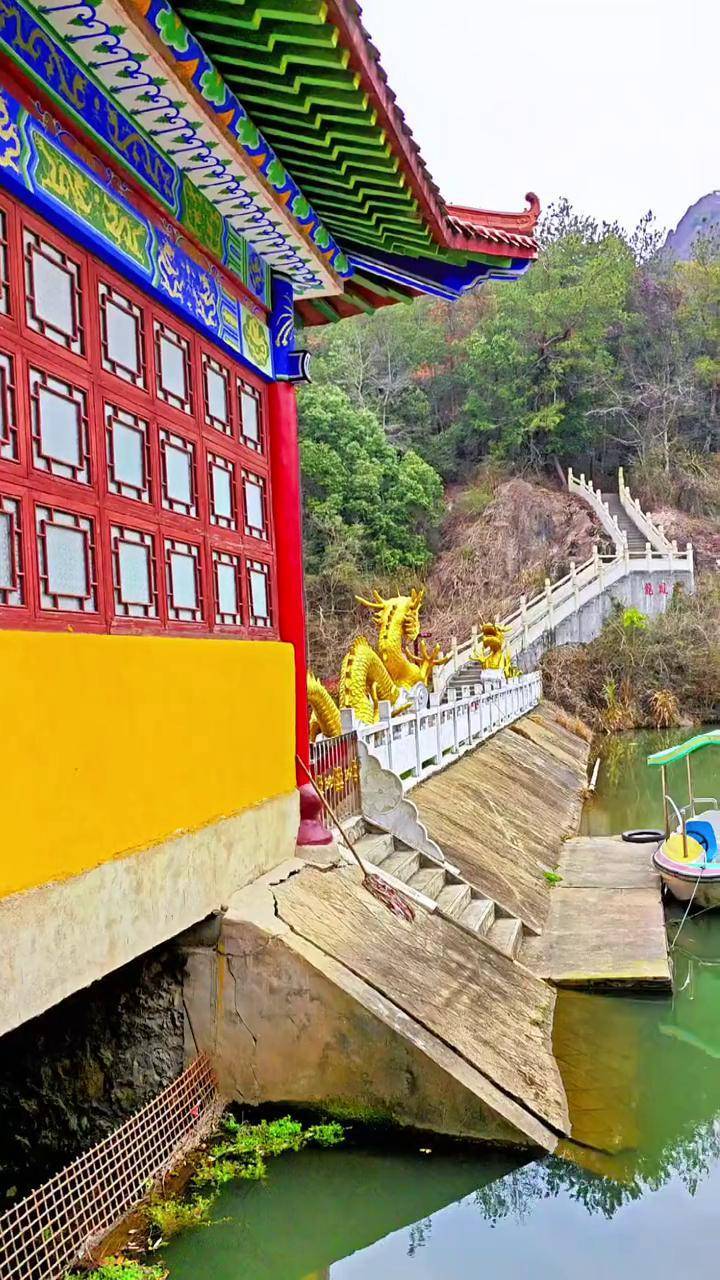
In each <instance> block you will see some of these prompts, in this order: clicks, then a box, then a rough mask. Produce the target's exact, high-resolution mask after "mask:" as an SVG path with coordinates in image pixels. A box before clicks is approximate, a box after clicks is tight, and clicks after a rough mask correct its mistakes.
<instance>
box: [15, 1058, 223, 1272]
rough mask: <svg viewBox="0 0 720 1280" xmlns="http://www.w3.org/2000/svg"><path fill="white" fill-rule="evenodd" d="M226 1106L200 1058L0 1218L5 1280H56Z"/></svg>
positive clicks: (207, 1063) (111, 1225)
mask: <svg viewBox="0 0 720 1280" xmlns="http://www.w3.org/2000/svg"><path fill="white" fill-rule="evenodd" d="M222 1110H223V1103H222V1099H221V1097H220V1095H219V1093H218V1090H217V1082H216V1080H215V1075H214V1072H213V1069H212V1067H211V1065H210V1063H209V1061H208V1060H207V1058H205V1057H199V1058H196V1060H195V1061H194V1062H193V1063H192V1064H191V1066H189V1067H188V1068H187V1070H186V1071H184V1072H183V1074H182V1075H181V1076H179V1077H178V1079H177V1080H174V1081H173V1083H172V1084H171V1085H169V1086H168V1088H167V1089H164V1090H163V1092H162V1093H160V1094H158V1096H157V1097H156V1098H154V1099H153V1101H152V1102H149V1103H148V1105H147V1106H145V1107H143V1109H142V1110H141V1111H138V1113H137V1114H136V1115H134V1116H133V1117H132V1118H131V1119H130V1120H127V1121H126V1122H125V1124H123V1125H122V1126H121V1127H120V1128H119V1129H117V1130H116V1131H115V1133H113V1134H111V1135H110V1136H109V1137H108V1138H105V1139H103V1141H102V1142H99V1143H98V1144H97V1146H95V1147H92V1148H91V1149H90V1151H86V1152H85V1153H84V1155H81V1156H79V1157H78V1159H77V1160H74V1161H73V1163H72V1164H70V1165H68V1166H67V1168H65V1169H63V1170H61V1172H60V1173H57V1174H56V1175H55V1176H54V1177H53V1178H51V1179H50V1180H49V1182H46V1183H45V1184H44V1185H43V1186H42V1187H39V1188H38V1189H37V1190H35V1191H32V1192H31V1193H30V1194H29V1195H27V1196H25V1198H24V1199H23V1200H20V1201H18V1203H17V1204H15V1205H13V1206H12V1208H10V1209H8V1210H6V1212H5V1213H3V1214H2V1216H0V1278H1V1280H56V1278H59V1277H61V1276H63V1275H65V1273H66V1271H67V1270H68V1268H69V1267H72V1266H73V1265H74V1264H75V1263H77V1262H81V1261H82V1260H83V1259H84V1258H87V1257H88V1256H89V1253H90V1251H91V1250H92V1248H93V1246H94V1245H95V1244H97V1243H98V1242H99V1240H101V1239H102V1238H103V1236H104V1235H106V1234H107V1232H108V1231H109V1230H110V1228H111V1227H113V1226H114V1225H115V1224H116V1223H117V1222H119V1220H120V1219H121V1218H122V1217H123V1216H124V1214H126V1213H127V1212H128V1211H129V1210H130V1209H132V1208H134V1207H135V1205H137V1204H138V1203H139V1202H140V1201H141V1200H142V1199H143V1198H144V1197H145V1196H146V1195H147V1193H148V1191H149V1190H150V1189H151V1187H152V1186H153V1185H154V1184H156V1183H157V1182H158V1180H159V1179H160V1178H162V1177H163V1175H164V1174H166V1173H167V1172H168V1171H169V1170H170V1169H171V1168H172V1167H173V1165H175V1164H177V1163H178V1162H179V1161H180V1160H181V1159H182V1157H183V1156H184V1155H186V1154H187V1153H188V1152H189V1151H190V1150H192V1148H193V1147H194V1146H196V1145H197V1143H198V1142H199V1141H200V1140H201V1139H202V1138H203V1137H204V1136H205V1135H206V1134H207V1133H209V1132H210V1130H211V1129H212V1128H213V1127H214V1125H215V1124H216V1123H217V1121H218V1119H219V1117H220V1115H221V1113H222Z"/></svg>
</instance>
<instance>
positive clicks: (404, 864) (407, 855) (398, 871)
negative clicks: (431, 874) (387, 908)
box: [376, 849, 420, 884]
mask: <svg viewBox="0 0 720 1280" xmlns="http://www.w3.org/2000/svg"><path fill="white" fill-rule="evenodd" d="M376 865H378V864H376ZM379 865H380V866H381V867H382V869H383V871H387V873H388V875H391V876H395V879H396V880H404V881H405V883H406V884H408V883H410V878H411V876H414V875H415V873H416V872H417V871H419V870H420V854H419V853H415V852H414V851H413V850H412V849H398V850H397V852H396V853H391V854H390V857H389V858H385V860H384V862H381V863H380V864H379Z"/></svg>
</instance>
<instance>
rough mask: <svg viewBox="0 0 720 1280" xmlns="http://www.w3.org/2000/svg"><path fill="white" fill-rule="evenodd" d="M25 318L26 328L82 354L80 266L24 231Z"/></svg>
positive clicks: (43, 240)
mask: <svg viewBox="0 0 720 1280" xmlns="http://www.w3.org/2000/svg"><path fill="white" fill-rule="evenodd" d="M23 244H24V247H25V291H26V292H25V319H26V323H27V326H28V328H29V329H32V330H33V332H34V333H38V334H40V335H41V336H42V337H43V338H49V339H50V341H51V342H57V343H59V344H60V346H63V347H65V348H66V349H67V350H68V351H72V352H74V354H75V355H82V353H83V350H84V343H85V339H84V334H83V325H82V300H81V288H80V267H79V265H78V264H77V262H74V261H73V259H72V258H70V257H68V255H67V254H66V253H65V252H64V251H63V250H62V249H60V248H58V247H57V246H56V245H54V244H52V243H51V242H50V241H49V240H45V239H43V238H42V237H41V236H39V235H37V233H36V232H34V231H30V230H29V229H28V228H25V232H24V235H23Z"/></svg>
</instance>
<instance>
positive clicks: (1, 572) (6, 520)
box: [0, 511, 15, 591]
mask: <svg viewBox="0 0 720 1280" xmlns="http://www.w3.org/2000/svg"><path fill="white" fill-rule="evenodd" d="M13 570H14V556H13V522H12V519H11V517H10V516H9V515H8V514H7V512H6V511H0V588H1V589H3V590H5V591H11V590H12V588H13V587H14V585H15V583H14V573H13Z"/></svg>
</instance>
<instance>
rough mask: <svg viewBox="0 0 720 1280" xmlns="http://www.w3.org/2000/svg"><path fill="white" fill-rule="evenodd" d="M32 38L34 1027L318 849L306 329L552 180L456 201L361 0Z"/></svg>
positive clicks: (14, 301)
mask: <svg viewBox="0 0 720 1280" xmlns="http://www.w3.org/2000/svg"><path fill="white" fill-rule="evenodd" d="M429 38H430V33H428V39H429ZM0 61H1V62H2V75H1V76H0V671H1V672H2V738H1V740H0V777H2V782H3V806H4V812H5V821H4V830H5V836H4V838H3V843H2V854H1V855H0V966H1V967H2V971H3V975H4V981H3V984H2V994H1V995H0V1034H2V1033H4V1032H5V1031H7V1030H9V1029H11V1028H12V1027H15V1026H17V1025H19V1024H20V1023H22V1022H23V1021H25V1020H27V1019H28V1018H31V1017H33V1016H35V1015H37V1014H39V1013H41V1012H42V1011H43V1010H45V1009H47V1008H49V1007H51V1006H52V1005H54V1004H56V1003H57V1002H58V1001H60V1000H61V999H63V998H64V997H65V996H67V995H68V994H70V993H71V992H73V991H76V990H78V989H79V988H82V987H84V986H87V985H88V984H89V983H90V982H92V981H94V980H95V979H97V978H100V977H102V976H103V975H105V974H107V973H108V972H110V971H111V970H113V969H115V968H117V967H119V966H120V965H122V964H124V963H125V962H127V961H128V960H130V959H132V958H133V957H135V956H137V955H140V954H141V953H143V952H145V951H147V950H149V949H150V948H152V947H153V946H156V945H157V944H159V943H160V942H163V941H165V940H167V939H168V938H171V937H173V936H174V935H176V934H177V933H178V932H180V931H181V930H183V929H185V928H187V927H188V926H189V925H191V924H193V923H195V922H197V921H199V920H201V919H203V918H204V917H205V916H207V915H208V914H209V913H210V912H212V911H213V910H216V909H218V908H220V907H221V906H222V905H223V904H225V903H227V901H228V899H229V897H230V896H231V895H232V893H233V892H235V891H236V890H237V889H239V888H241V887H242V886H243V885H245V884H247V883H249V882H250V881H252V880H253V879H255V878H256V877H257V876H259V875H261V874H263V873H264V872H266V871H268V870H270V869H271V868H272V867H274V866H275V865H277V864H279V863H280V862H282V861H284V860H285V859H286V858H287V857H289V856H292V854H293V852H294V849H295V843H296V837H297V832H298V812H299V806H298V789H297V783H298V773H297V769H298V766H297V761H296V757H299V759H300V762H301V764H302V763H307V761H308V728H307V707H306V696H305V687H306V652H305V620H304V606H303V584H302V529H301V515H300V474H299V456H298V428H297V412H296V384H297V383H298V382H301V381H302V380H303V379H306V378H307V377H308V363H309V362H308V358H307V355H306V353H305V352H304V350H303V330H304V329H305V328H306V327H308V326H314V325H320V324H328V323H333V322H336V321H338V320H340V319H344V318H346V317H351V316H357V315H362V314H368V313H371V312H373V311H375V310H376V309H378V308H380V307H385V306H388V305H392V304H395V303H398V302H402V301H404V300H407V299H409V298H413V297H415V296H417V295H420V294H431V295H433V296H435V297H438V298H442V299H447V300H452V299H455V298H458V297H460V296H462V295H463V294H464V293H465V292H466V291H468V290H471V289H474V288H476V287H477V286H478V285H480V284H481V283H482V282H484V281H486V280H495V279H505V278H507V279H513V278H515V277H517V276H519V275H520V274H521V273H522V272H524V271H525V270H526V269H527V267H528V266H529V264H530V263H531V262H532V260H533V259H534V258H535V256H536V242H535V239H534V236H533V232H534V227H535V223H536V220H537V215H538V203H537V200H536V199H535V197H534V196H531V197H528V200H527V208H526V209H525V210H524V211H522V212H520V213H517V214H508V213H490V212H486V211H478V210H474V209H468V208H464V207H458V206H452V205H447V204H446V203H445V202H444V200H443V198H442V196H441V195H440V193H439V191H438V190H437V188H436V186H435V185H434V183H433V181H432V178H431V177H430V175H429V173H428V171H427V169H426V167H425V165H424V163H423V160H422V157H421V155H420V152H419V150H418V147H417V145H416V144H415V142H414V140H413V136H412V133H411V131H410V129H409V127H408V125H407V123H406V121H405V119H404V116H403V114H402V112H401V111H400V109H399V107H398V105H397V102H396V100H395V96H394V94H393V92H392V90H391V88H390V86H389V85H388V83H387V79H386V77H385V74H384V72H383V69H382V66H381V63H380V61H379V57H378V53H377V51H376V50H375V48H374V47H373V45H372V43H371V42H370V39H369V37H368V34H367V32H366V31H365V30H364V28H363V25H362V19H361V13H360V9H359V7H358V5H357V4H356V3H355V2H354V0H279V2H278V3H275V4H273V5H270V6H268V5H265V4H262V3H261V2H260V0H175V2H174V4H173V5H172V6H171V4H170V3H168V0H43V3H40V0H0ZM471 141H472V140H471V138H470V137H468V146H470V144H471ZM300 777H302V771H301V772H300Z"/></svg>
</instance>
